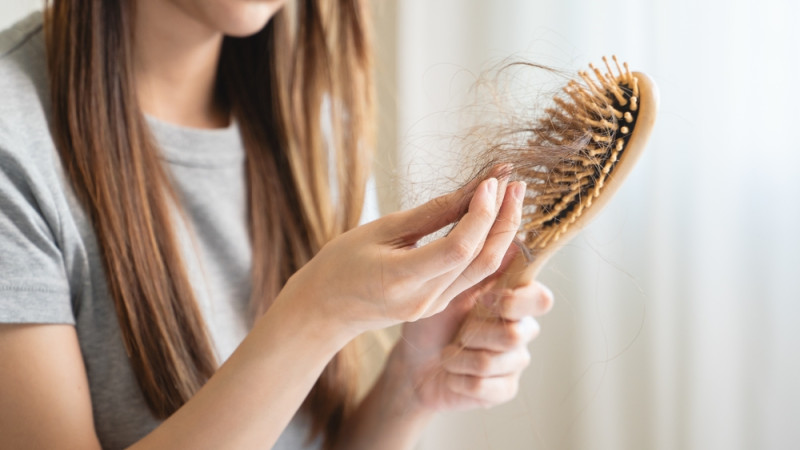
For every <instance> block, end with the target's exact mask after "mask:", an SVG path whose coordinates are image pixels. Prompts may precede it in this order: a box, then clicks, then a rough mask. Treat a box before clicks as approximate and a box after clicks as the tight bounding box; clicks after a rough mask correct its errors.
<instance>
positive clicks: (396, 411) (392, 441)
mask: <svg viewBox="0 0 800 450" xmlns="http://www.w3.org/2000/svg"><path fill="white" fill-rule="evenodd" d="M414 388H415V387H414V385H413V382H412V381H411V378H410V377H409V376H408V371H407V367H406V364H405V363H404V361H403V357H402V355H401V354H400V352H398V349H397V348H395V350H394V351H393V352H392V354H391V355H390V357H389V360H388V361H387V363H386V367H385V368H384V371H383V373H382V374H381V376H380V377H379V378H378V380H377V381H376V383H375V385H374V386H373V387H372V389H371V390H370V392H369V393H368V394H367V396H366V397H365V398H364V400H363V401H362V402H361V403H360V404H359V406H358V409H357V410H356V411H355V412H354V413H353V415H352V416H351V417H350V418H349V419H348V421H347V422H346V423H345V424H344V427H343V429H342V431H341V433H340V434H339V440H338V442H337V445H336V448H337V449H342V450H343V449H348V450H350V449H353V450H359V449H373V448H381V449H386V450H406V449H411V448H413V447H414V446H415V445H416V443H417V441H418V440H419V437H420V435H421V434H422V432H423V431H424V429H425V427H426V425H427V424H428V422H430V420H431V418H432V416H433V412H432V411H431V410H429V409H426V408H424V407H423V406H422V405H421V404H420V403H419V401H418V400H417V395H416V394H415V392H414Z"/></svg>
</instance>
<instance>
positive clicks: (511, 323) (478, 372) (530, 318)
mask: <svg viewBox="0 0 800 450" xmlns="http://www.w3.org/2000/svg"><path fill="white" fill-rule="evenodd" d="M492 284H493V283H492V282H491V281H490V282H489V283H486V284H485V285H483V286H477V287H476V288H474V289H472V290H470V291H468V292H465V293H464V294H462V295H461V296H459V297H458V298H457V299H456V300H454V301H453V302H452V303H451V304H450V306H449V307H448V308H447V309H446V310H445V311H443V312H442V313H441V314H437V315H435V316H433V317H431V318H429V319H425V320H421V321H418V322H416V323H409V324H406V325H405V326H404V327H403V335H402V337H401V339H400V341H399V342H398V344H397V346H396V347H395V350H394V351H393V352H392V355H391V357H390V362H389V364H388V365H387V369H388V370H389V371H391V372H392V373H393V374H395V376H399V377H407V378H408V380H409V381H408V382H409V383H410V386H409V388H408V391H409V392H411V393H413V394H412V398H413V399H414V400H415V401H416V402H417V404H416V405H411V407H412V408H413V407H414V406H416V407H419V408H421V409H424V410H429V411H441V410H463V409H471V408H476V407H490V406H494V405H497V404H500V403H504V402H506V401H509V400H511V399H512V398H513V397H514V396H515V395H516V393H517V390H518V387H519V379H520V375H521V374H522V372H523V370H524V369H525V368H526V367H527V366H528V364H529V361H530V354H529V352H528V348H527V346H528V344H529V343H530V342H531V341H532V340H533V339H534V338H536V336H537V335H538V334H539V324H538V323H537V322H536V320H535V319H534V317H535V316H541V315H543V314H545V313H547V312H548V311H549V310H550V308H551V307H552V304H553V296H552V293H551V292H550V291H549V290H548V289H547V288H546V287H544V286H543V285H542V284H540V283H538V282H534V283H531V284H529V285H525V286H520V287H517V288H516V289H499V288H496V287H494V286H492ZM476 303H481V305H480V306H478V310H479V311H481V313H479V314H476V313H475V312H472V313H471V311H472V310H473V308H475V307H476V306H475V305H476ZM484 306H485V307H484ZM388 375H389V374H388V373H387V374H385V376H388Z"/></svg>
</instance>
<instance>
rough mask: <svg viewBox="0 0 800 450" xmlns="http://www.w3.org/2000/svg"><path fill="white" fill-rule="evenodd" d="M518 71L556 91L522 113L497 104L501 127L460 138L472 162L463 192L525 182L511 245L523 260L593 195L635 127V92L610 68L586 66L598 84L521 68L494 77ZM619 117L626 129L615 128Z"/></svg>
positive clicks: (518, 64) (556, 235)
mask: <svg viewBox="0 0 800 450" xmlns="http://www.w3.org/2000/svg"><path fill="white" fill-rule="evenodd" d="M604 60H605V59H604ZM615 62H616V59H615ZM519 68H522V69H537V70H539V71H545V72H547V73H551V74H556V75H559V78H561V81H562V86H561V88H560V89H559V90H558V91H556V92H552V93H549V95H548V97H549V100H548V103H547V104H541V103H535V102H534V103H532V104H531V105H528V107H527V108H526V109H524V110H523V111H515V110H511V111H510V112H509V111H506V110H503V108H505V107H506V105H503V104H502V100H496V101H499V102H500V103H501V105H500V107H501V120H499V121H495V122H491V123H481V124H479V125H478V126H475V127H473V129H472V131H471V132H469V133H467V136H468V138H467V142H468V145H467V146H468V147H469V148H471V149H474V150H473V154H474V155H475V158H474V159H473V161H474V162H475V164H474V166H473V167H472V168H471V169H470V170H468V171H467V172H468V173H471V174H472V175H471V176H470V177H469V180H468V181H467V185H473V186H474V185H475V183H474V180H477V179H482V178H486V177H488V176H499V177H507V178H509V179H510V180H512V181H513V180H521V181H525V182H526V183H527V186H528V189H527V192H526V196H525V201H524V203H523V215H522V224H521V225H520V231H521V232H523V233H524V237H523V240H522V241H520V242H518V243H519V244H521V245H520V248H521V250H523V252H524V253H525V255H526V256H527V258H528V260H529V261H530V260H531V259H533V258H535V256H536V253H537V252H539V251H541V250H542V249H544V248H545V247H548V246H549V245H551V244H552V243H554V242H555V241H556V240H558V239H559V237H560V236H561V235H562V234H563V233H564V231H565V230H566V228H567V227H569V226H570V225H571V224H572V223H573V222H574V221H575V220H576V219H577V218H578V217H579V216H580V215H581V214H582V212H583V210H584V209H585V208H587V207H589V206H591V204H592V201H593V199H594V198H596V197H597V196H598V195H599V193H600V190H601V188H602V187H603V185H604V183H605V181H606V178H607V176H608V174H609V172H610V171H611V170H612V169H613V168H614V166H615V164H616V162H617V160H618V158H619V157H620V156H621V154H622V151H623V149H624V146H625V144H627V142H628V139H629V137H630V134H631V130H632V129H633V126H634V124H635V114H636V107H635V105H636V101H637V99H636V98H634V97H635V96H636V95H638V92H636V91H637V88H635V87H633V86H635V84H636V83H635V80H633V82H631V80H632V78H630V72H629V71H627V66H626V69H625V70H626V72H623V71H622V69H620V72H621V74H620V76H619V78H617V79H615V78H614V76H613V73H612V71H611V68H610V67H609V72H608V74H606V75H604V74H601V73H600V72H599V71H597V70H596V69H594V67H592V68H593V70H594V71H595V76H597V77H598V80H599V82H595V81H594V80H592V79H590V78H589V77H588V75H587V74H586V73H580V76H581V78H582V80H583V81H582V82H579V81H577V80H575V79H572V78H570V77H565V76H564V75H563V74H560V73H558V72H556V71H554V70H553V69H551V68H548V67H545V66H542V65H538V64H533V63H527V62H516V63H511V64H507V65H506V66H504V67H503V68H502V69H501V71H500V73H501V74H502V73H503V72H504V71H508V70H510V69H519ZM618 83H619V85H618ZM628 85H630V86H631V87H630V89H629V88H628V87H626V86H628ZM494 97H495V99H497V98H498V96H497V95H495V96H494ZM620 99H621V100H620ZM631 99H633V102H632V104H631V103H628V100H631ZM620 102H621V104H620ZM626 105H627V106H626ZM631 105H633V108H631ZM628 110H630V111H631V112H632V113H633V114H634V116H633V117H631V116H630V114H629V113H628V112H627V111H628ZM504 111H505V112H504ZM621 111H623V112H624V113H623V112H621ZM623 114H624V115H623ZM623 117H624V118H625V122H629V123H623V124H620V123H619V121H621V120H622V119H623ZM626 125H627V126H626ZM467 195H471V193H468V194H467Z"/></svg>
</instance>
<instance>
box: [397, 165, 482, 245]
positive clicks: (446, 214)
mask: <svg viewBox="0 0 800 450" xmlns="http://www.w3.org/2000/svg"><path fill="white" fill-rule="evenodd" d="M480 181H481V180H474V181H472V182H470V183H469V184H467V185H465V186H464V187H462V188H461V189H458V190H456V191H453V192H450V193H448V194H445V195H442V196H440V197H436V198H434V199H433V200H430V201H428V202H427V203H424V204H422V205H420V206H417V207H416V208H412V209H409V210H406V211H401V212H399V213H396V214H394V220H393V223H392V225H391V226H390V227H387V229H386V234H387V237H388V238H390V239H392V240H395V239H397V238H398V237H399V238H400V240H401V241H403V242H404V243H408V244H413V243H415V242H417V241H418V240H419V239H420V238H422V237H424V236H427V235H429V234H431V233H433V232H435V231H438V230H440V229H442V228H443V227H445V226H447V225H450V224H451V223H453V222H456V221H457V220H459V219H460V218H461V217H462V216H463V215H464V214H466V212H467V210H468V208H469V203H470V200H471V199H472V196H473V195H474V194H475V189H476V188H477V186H478V184H479V182H480Z"/></svg>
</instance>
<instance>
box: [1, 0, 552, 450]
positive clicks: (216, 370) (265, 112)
mask: <svg viewBox="0 0 800 450" xmlns="http://www.w3.org/2000/svg"><path fill="white" fill-rule="evenodd" d="M283 3H284V2H282V1H279V0H274V1H249V0H201V1H197V0H126V1H120V0H114V1H111V0H107V1H98V0H54V1H53V2H52V4H51V5H49V8H47V9H46V10H45V13H44V14H43V15H41V14H40V15H34V16H32V17H29V18H28V19H26V20H25V21H23V22H20V23H18V24H17V25H15V26H14V27H12V28H11V29H10V30H7V31H6V32H4V33H3V34H2V37H0V49H2V50H1V51H2V53H0V55H2V56H0V98H3V101H2V102H1V103H0V246H1V247H2V249H1V250H0V251H1V252H2V253H1V254H2V255H3V257H2V258H1V259H0V274H2V278H0V361H2V363H0V364H2V370H0V436H3V444H4V445H8V446H9V447H10V448H99V447H104V448H121V447H126V446H131V447H133V448H237V449H238V448H269V447H273V446H274V447H275V448H303V447H305V446H308V447H311V448H316V447H320V446H326V447H332V448H333V447H336V448H408V447H410V446H412V445H413V443H414V442H415V441H416V439H417V437H418V435H419V433H420V431H421V430H422V428H423V427H424V425H425V424H426V423H427V421H428V420H429V419H430V417H431V415H432V414H433V413H435V412H436V411H441V410H447V409H464V408H472V407H477V406H484V407H485V406H489V405H494V404H497V403H500V402H502V401H505V400H508V399H509V398H511V397H512V396H513V395H514V393H515V391H516V387H517V383H518V380H519V376H520V373H521V371H522V369H523V368H524V367H525V366H526V365H527V364H528V359H529V357H528V353H527V350H526V345H527V343H528V342H529V341H530V340H531V339H533V337H534V336H535V335H536V333H537V330H538V326H537V325H536V322H535V321H534V320H533V319H532V316H534V315H538V314H542V313H544V312H546V311H547V310H548V309H549V307H550V304H551V302H552V298H551V295H550V294H549V293H548V292H547V291H546V289H545V288H543V287H542V286H540V285H538V284H532V285H529V286H523V287H520V288H518V289H515V290H503V289H501V288H500V287H496V286H494V285H493V277H492V274H493V273H494V272H496V271H497V270H498V268H499V267H500V265H501V260H503V256H504V255H506V256H508V255H507V254H510V253H511V252H512V251H509V248H511V247H510V244H511V240H512V238H513V236H514V234H515V230H516V228H517V226H518V224H519V220H520V209H521V207H520V205H521V198H522V196H523V193H524V185H522V184H521V183H507V182H506V181H504V180H502V179H501V180H497V179H494V178H492V179H488V180H483V181H481V182H480V183H479V184H478V183H475V184H477V186H476V185H475V184H473V185H472V186H471V190H470V192H472V191H474V195H471V194H470V195H467V194H465V192H456V193H453V194H450V195H447V196H444V197H441V198H438V199H436V200H434V201H432V202H429V203H427V204H425V205H423V206H420V207H418V208H416V209H413V210H409V211H405V212H401V213H396V214H392V215H389V216H387V217H384V218H381V219H378V220H376V221H373V222H371V223H369V224H367V225H364V226H361V227H355V226H356V225H357V223H358V219H359V216H360V214H361V210H362V205H363V197H364V185H365V179H366V177H367V173H368V170H367V168H368V167H369V155H368V154H367V153H366V149H368V148H369V147H370V141H369V139H370V132H369V129H370V127H369V125H370V123H369V120H370V112H371V104H370V101H371V98H370V91H371V89H370V70H371V69H370V65H369V45H368V40H367V36H366V29H367V27H368V24H367V23H366V17H367V16H366V14H365V12H366V11H365V6H364V4H363V3H365V2H362V1H358V0H347V1H345V0H342V1H323V0H319V1H313V0H307V1H300V2H296V3H290V4H287V5H284V4H283ZM320 118H322V120H321V119H320ZM455 221H458V224H457V225H456V226H455V227H454V228H453V230H452V231H451V232H450V233H449V234H448V235H447V237H444V238H441V239H438V240H436V241H434V242H432V243H430V244H428V245H425V246H422V247H417V246H416V245H415V244H416V242H417V240H419V239H420V238H421V237H423V236H425V235H427V234H430V233H431V232H433V231H435V230H437V229H440V228H442V227H444V226H446V225H448V224H451V223H453V222H455ZM347 230H349V231H347ZM507 259H508V258H507V257H506V260H507ZM476 302H483V303H485V304H487V305H490V306H491V307H492V308H493V312H494V314H493V315H491V316H490V317H489V318H486V317H483V318H480V317H479V316H478V315H472V314H469V311H470V310H471V309H472V308H473V306H474V305H475V304H476ZM399 323H405V325H404V327H403V336H402V338H401V339H400V341H399V342H398V343H397V345H396V346H395V348H394V349H393V350H392V352H391V355H390V357H389V360H388V363H387V365H386V367H385V368H384V371H383V373H382V374H381V376H380V377H379V379H378V381H377V382H376V384H375V385H374V386H373V387H372V389H371V390H370V391H369V393H368V394H367V395H366V397H365V398H363V399H361V401H356V398H355V395H354V392H355V381H354V378H353V375H354V373H355V372H356V368H357V364H358V361H357V359H358V354H357V352H356V349H355V348H354V346H353V345H352V343H351V341H353V339H354V338H355V337H357V336H358V335H360V334H362V333H364V332H367V331H371V330H378V329H381V328H385V327H387V326H391V325H394V324H399ZM298 411H299V412H298Z"/></svg>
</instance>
